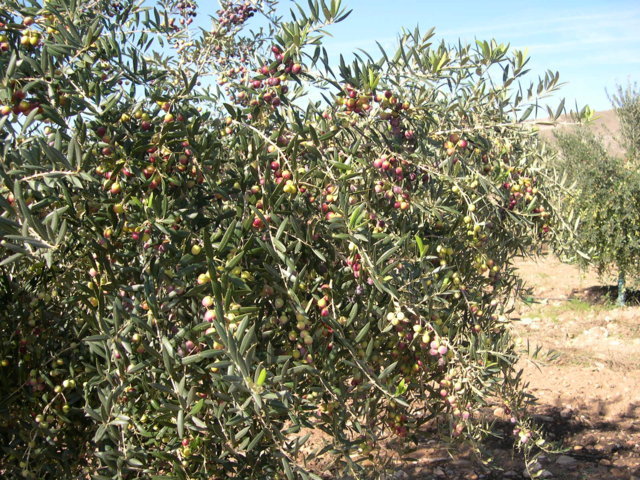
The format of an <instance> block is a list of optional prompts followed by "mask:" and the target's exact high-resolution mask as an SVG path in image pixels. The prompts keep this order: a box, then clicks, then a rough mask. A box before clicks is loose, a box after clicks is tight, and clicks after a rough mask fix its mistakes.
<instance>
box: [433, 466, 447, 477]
mask: <svg viewBox="0 0 640 480" xmlns="http://www.w3.org/2000/svg"><path fill="white" fill-rule="evenodd" d="M433 474H434V475H435V476H436V477H444V476H446V475H447V474H446V473H444V470H442V469H441V468H440V467H437V468H435V469H434V470H433Z"/></svg>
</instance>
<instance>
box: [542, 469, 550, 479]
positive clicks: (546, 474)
mask: <svg viewBox="0 0 640 480" xmlns="http://www.w3.org/2000/svg"><path fill="white" fill-rule="evenodd" d="M551 477H553V473H551V472H550V471H549V470H542V471H541V472H540V475H539V478H551Z"/></svg>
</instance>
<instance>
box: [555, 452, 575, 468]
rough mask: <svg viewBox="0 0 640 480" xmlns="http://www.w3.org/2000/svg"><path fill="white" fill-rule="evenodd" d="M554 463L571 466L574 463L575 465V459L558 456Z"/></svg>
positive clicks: (567, 456)
mask: <svg viewBox="0 0 640 480" xmlns="http://www.w3.org/2000/svg"><path fill="white" fill-rule="evenodd" d="M556 463H557V464H558V465H564V466H567V465H573V464H574V463H576V459H575V458H573V457H570V456H569V455H560V456H559V457H558V458H557V459H556Z"/></svg>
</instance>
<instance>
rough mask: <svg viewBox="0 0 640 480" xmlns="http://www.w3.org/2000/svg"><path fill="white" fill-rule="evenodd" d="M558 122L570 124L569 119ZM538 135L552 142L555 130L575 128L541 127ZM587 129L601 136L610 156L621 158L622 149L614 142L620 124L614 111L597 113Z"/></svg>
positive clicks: (559, 126) (560, 125)
mask: <svg viewBox="0 0 640 480" xmlns="http://www.w3.org/2000/svg"><path fill="white" fill-rule="evenodd" d="M560 122H571V119H570V118H569V117H564V116H563V117H560ZM539 128H540V135H541V136H542V137H543V138H545V139H548V140H551V141H553V139H554V136H553V132H554V131H557V130H566V129H571V128H575V126H574V125H563V124H562V123H560V124H559V125H557V126H551V125H541V126H540V127H539ZM589 128H590V129H591V130H592V131H593V132H594V133H595V134H596V135H598V136H602V138H603V139H604V144H605V146H606V147H607V149H608V150H609V152H610V153H611V154H612V155H615V156H623V155H624V149H623V148H622V147H621V146H620V145H619V144H618V142H617V141H616V137H617V136H618V133H619V131H620V122H619V121H618V117H617V115H616V112H615V111H614V110H605V111H602V112H597V113H596V114H595V115H594V120H593V122H592V123H591V124H589Z"/></svg>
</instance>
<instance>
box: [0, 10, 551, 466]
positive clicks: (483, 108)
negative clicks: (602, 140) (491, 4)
mask: <svg viewBox="0 0 640 480" xmlns="http://www.w3.org/2000/svg"><path fill="white" fill-rule="evenodd" d="M147 3H148V2H133V1H129V0H119V1H116V2H113V1H112V2H109V1H105V0H100V1H85V0H48V1H47V2H46V3H44V4H38V3H37V2H21V1H14V0H2V1H1V5H2V8H1V9H0V22H2V23H1V24H0V29H2V34H1V38H0V49H1V50H2V52H1V53H0V78H1V82H2V83H1V85H0V103H1V104H2V106H0V132H1V140H0V147H1V150H0V176H1V177H2V184H1V186H0V188H1V189H2V195H1V196H0V209H1V212H2V214H1V215H0V235H1V236H2V250H0V268H1V272H2V276H1V280H0V295H2V305H3V306H4V308H3V309H2V311H1V312H0V331H1V333H2V337H1V340H0V359H1V362H2V364H1V365H2V366H1V367H0V385H1V387H0V388H1V389H2V396H1V400H0V411H1V412H2V415H1V422H2V423H0V445H1V446H0V448H1V449H2V450H1V451H2V454H1V455H2V456H1V457H0V458H1V459H2V460H1V462H0V464H1V465H2V467H0V468H2V469H3V470H2V473H3V474H4V475H6V476H7V478H10V477H13V476H18V475H22V476H23V477H25V478H79V477H83V478H84V477H85V476H91V477H92V478H96V479H106V478H157V479H164V478H178V479H186V478H192V479H205V478H206V479H211V478H227V477H228V478H243V479H249V478H288V479H293V478H318V477H317V476H315V475H313V474H311V473H309V465H310V464H312V463H313V462H315V461H317V460H318V461H319V460H321V459H324V460H327V459H328V460H329V461H331V462H332V463H331V464H330V468H331V469H332V471H334V472H338V471H349V472H352V473H355V474H358V475H360V474H361V473H362V469H363V467H362V466H361V461H362V460H363V459H366V458H368V457H372V456H373V455H374V454H375V452H376V449H375V447H376V446H378V445H379V444H380V443H381V442H382V441H383V440H384V439H386V438H389V437H390V436H400V437H409V438H411V437H412V436H414V435H415V434H416V432H417V430H418V428H419V427H420V426H421V425H424V424H425V423H427V422H430V423H431V424H435V425H438V426H439V427H440V428H441V430H442V432H443V433H444V434H445V435H449V436H450V437H452V438H477V436H478V435H479V434H481V433H482V432H483V431H484V429H485V428H486V426H485V425H484V424H483V419H482V417H481V416H480V415H479V410H480V408H481V407H482V406H484V405H486V404H487V403H492V402H497V403H498V404H500V405H501V407H500V408H502V411H504V412H507V413H508V414H509V416H510V418H512V421H513V422H514V434H516V435H517V436H518V438H519V440H520V444H526V443H527V442H528V440H529V435H530V432H529V430H528V428H529V427H528V426H527V422H526V420H525V418H524V417H523V416H522V414H521V407H522V404H523V402H524V401H525V398H526V397H525V395H524V394H523V392H522V388H521V386H520V381H519V375H518V374H517V372H516V370H515V367H514V363H515V360H516V358H515V353H514V348H513V345H512V342H511V340H510V338H509V336H508V333H507V331H506V322H505V321H504V317H503V316H502V315H503V313H504V310H505V305H506V304H507V303H508V298H509V296H510V295H512V294H513V293H514V290H515V289H516V288H517V285H518V283H517V280H516V277H515V275H514V272H513V270H512V267H511V263H510V261H511V259H512V258H513V257H514V255H516V254H522V253H527V252H529V251H530V249H531V248H533V247H535V246H537V245H539V243H540V241H541V240H542V238H543V237H544V233H545V232H546V231H548V229H549V225H550V223H549V222H550V221H551V216H550V207H549V205H548V198H549V195H551V194H552V193H553V190H554V188H555V186H554V184H553V183H552V182H550V181H549V179H548V178H547V176H546V172H545V171H544V170H542V169H541V168H540V167H539V165H540V160H541V153H540V150H539V148H538V139H537V136H536V134H535V133H534V132H533V131H532V129H531V127H530V126H526V125H523V124H522V123H521V120H523V119H525V118H526V117H527V116H528V115H529V113H531V111H532V109H533V108H534V107H533V106H534V105H535V104H536V95H538V94H540V95H543V94H545V93H546V92H548V91H550V90H553V89H555V88H556V86H557V81H558V76H557V74H552V73H547V74H546V75H545V77H544V78H542V79H540V83H539V85H538V84H536V85H531V86H529V87H528V88H525V87H520V86H518V79H519V78H520V77H521V76H522V75H524V74H525V73H526V64H527V59H526V57H525V56H524V55H523V54H522V53H521V52H519V51H515V52H512V53H509V49H508V48H507V47H506V46H504V45H499V44H497V43H496V42H493V41H492V42H484V41H479V42H477V44H476V45H473V46H469V45H462V44H458V45H455V46H447V45H446V44H444V43H441V44H432V37H433V32H431V31H430V32H427V33H426V34H421V33H420V32H418V31H416V32H410V33H404V34H403V35H402V36H401V37H400V39H399V47H398V49H397V51H396V52H394V53H392V54H388V53H387V52H384V51H381V52H380V56H379V58H376V59H373V57H369V56H365V55H361V56H359V57H357V58H356V60H355V61H354V62H353V63H352V64H347V63H346V62H345V61H342V62H341V65H340V67H339V69H338V71H337V72H335V73H334V72H333V71H332V70H331V68H330V66H329V64H328V63H329V61H328V52H327V51H326V50H325V49H324V48H323V46H322V38H323V37H324V35H325V29H326V28H328V26H329V25H330V24H331V23H334V22H337V21H340V20H342V19H344V18H345V17H346V15H347V12H346V11H345V10H344V9H343V8H342V7H341V5H340V2H339V1H337V0H333V1H332V2H330V4H329V3H323V2H318V1H311V2H310V3H309V7H308V8H307V9H306V10H304V9H302V8H299V9H297V10H295V11H293V12H292V13H291V14H290V20H289V21H283V20H281V19H280V18H279V17H278V16H276V10H275V7H276V5H275V3H274V2H271V1H251V2H235V1H224V2H222V5H223V6H222V9H221V10H220V11H218V12H217V14H216V15H215V16H214V17H213V26H212V27H211V28H210V29H209V28H203V29H202V30H197V29H193V28H191V27H190V25H193V23H192V20H193V19H194V18H198V17H195V15H196V14H197V12H198V10H197V6H196V5H195V4H192V3H190V2H188V1H180V2H172V1H165V2H162V3H159V4H158V5H155V6H154V5H148V4H147ZM254 16H255V17H257V16H259V17H260V18H261V19H262V20H260V21H259V22H257V23H256V24H254V30H255V32H254V33H252V32H251V31H249V30H248V29H247V26H248V25H250V24H251V22H252V20H251V18H252V17H254ZM260 26H261V28H258V27H260ZM494 73H497V74H499V76H498V75H495V74H494ZM498 78H502V82H499V81H497V79H498ZM214 82H217V83H214ZM316 92H320V93H321V94H322V95H323V96H324V97H325V101H322V102H315V101H311V100H310V98H312V97H314V96H315V97H316V98H317V97H318V93H316ZM310 93H311V94H312V95H310ZM558 113H560V112H558ZM509 412H510V413H509ZM318 431H320V432H323V433H322V436H321V441H316V442H315V443H314V444H312V445H310V446H309V445H305V442H306V440H307V439H308V438H309V433H311V432H318ZM529 443H531V442H529ZM303 446H305V449H306V450H305V454H304V455H303V454H302V453H301V452H302V451H301V448H302V447H303Z"/></svg>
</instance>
